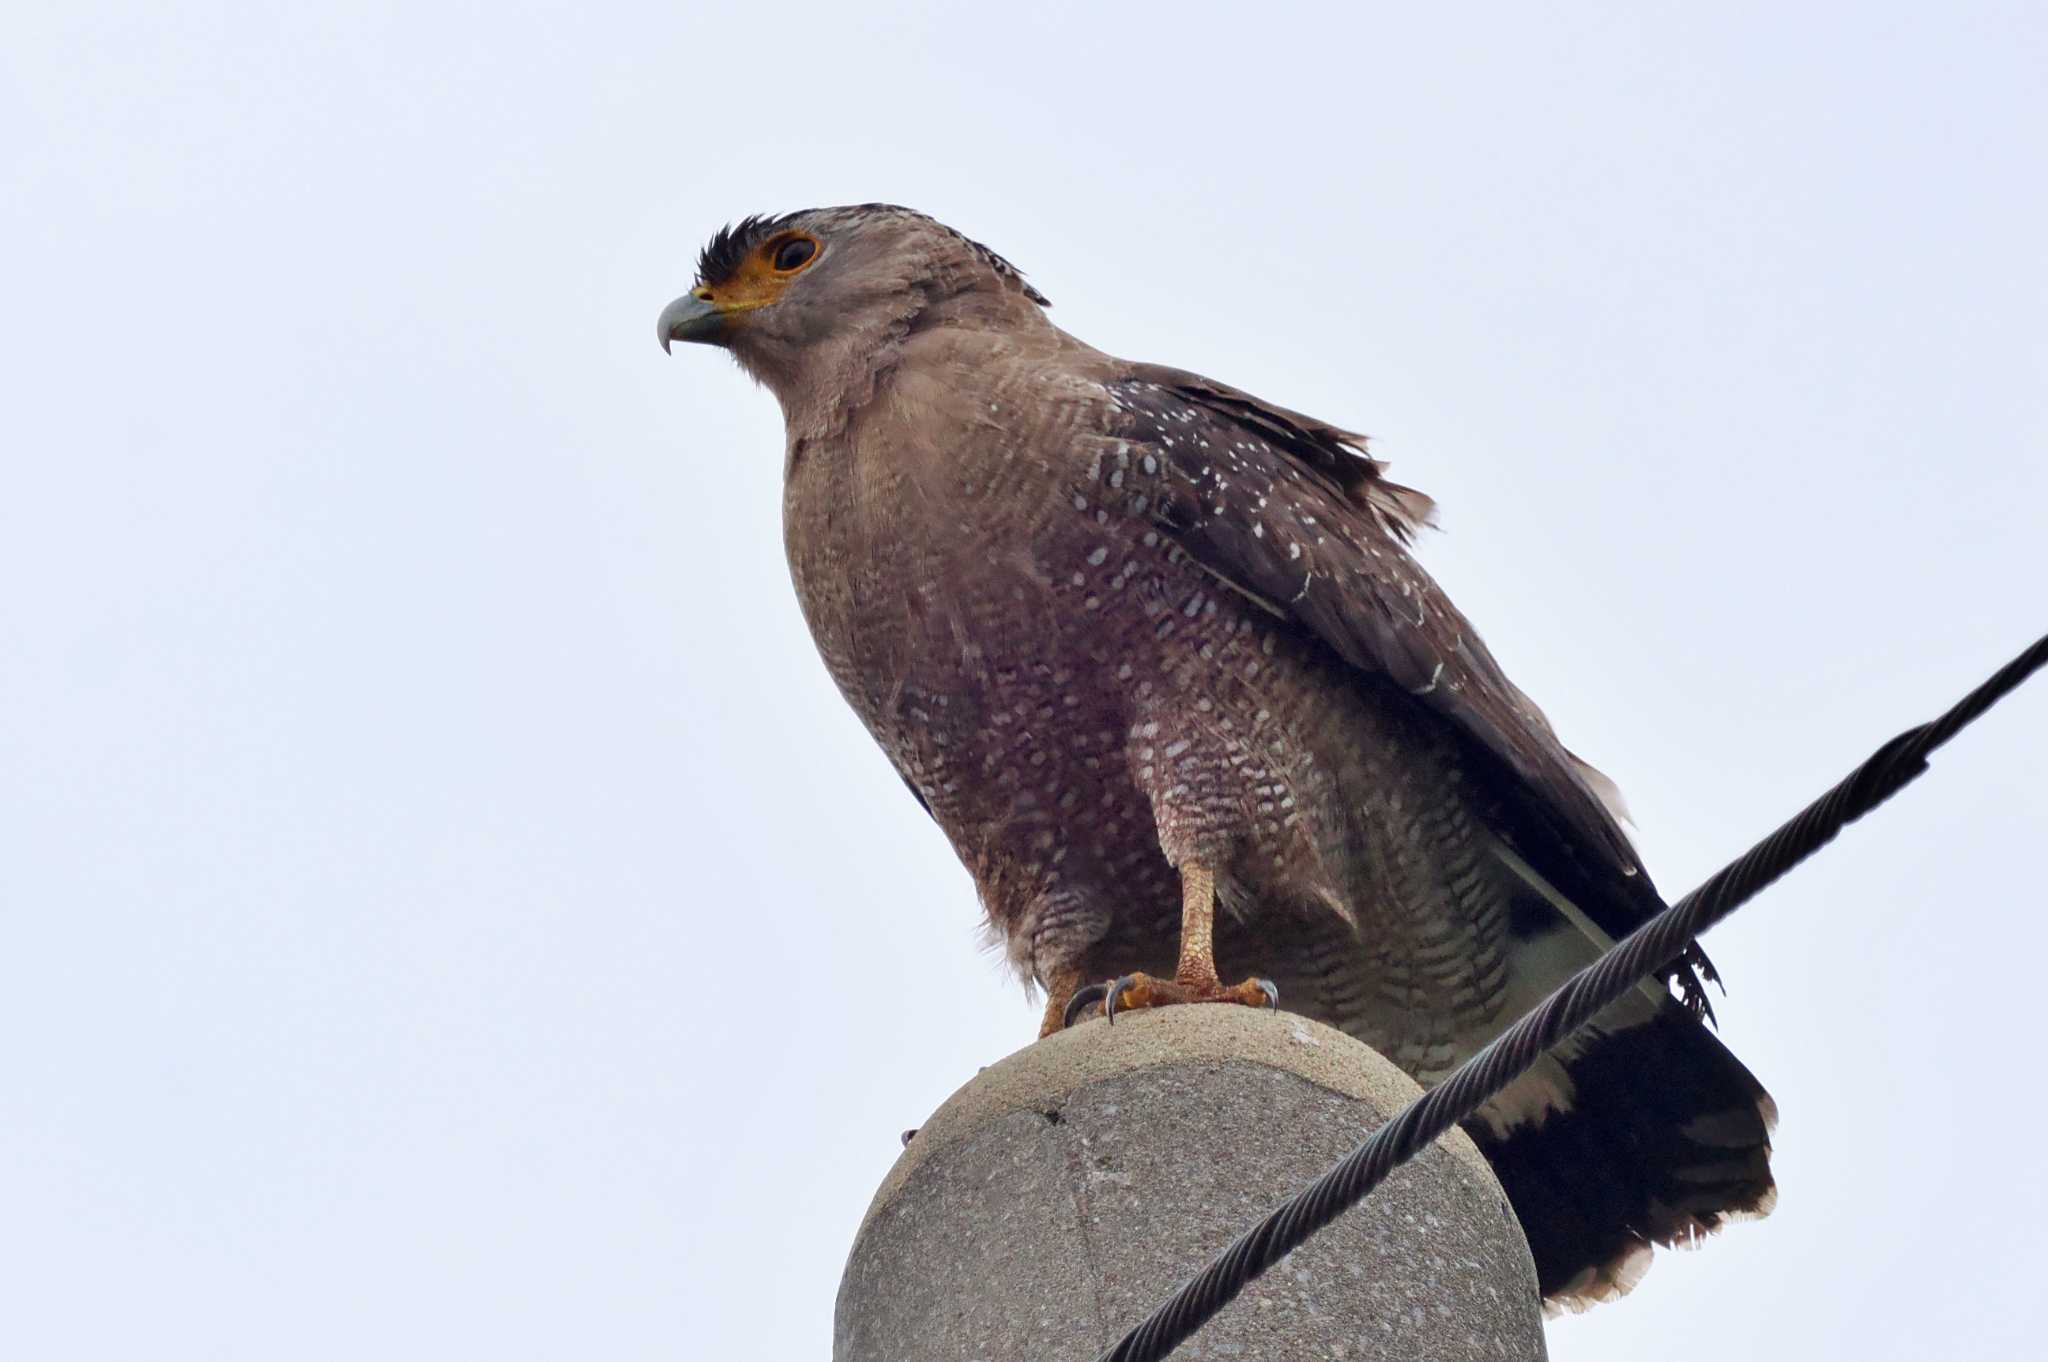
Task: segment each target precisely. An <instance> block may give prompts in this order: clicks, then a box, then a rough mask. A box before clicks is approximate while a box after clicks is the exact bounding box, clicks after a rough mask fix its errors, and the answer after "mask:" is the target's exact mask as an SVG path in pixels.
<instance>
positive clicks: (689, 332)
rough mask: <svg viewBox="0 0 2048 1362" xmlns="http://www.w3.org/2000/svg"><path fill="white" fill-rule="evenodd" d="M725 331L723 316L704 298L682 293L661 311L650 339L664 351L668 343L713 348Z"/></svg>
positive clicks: (720, 311) (716, 307) (716, 306)
mask: <svg viewBox="0 0 2048 1362" xmlns="http://www.w3.org/2000/svg"><path fill="white" fill-rule="evenodd" d="M724 331H725V313H724V311H723V310H722V309H720V308H719V306H718V305H717V304H716V303H713V302H712V301H711V300H710V299H708V298H700V297H698V296H697V295H696V294H694V293H686V294H684V295H683V296H682V297H680V298H678V299H676V300H675V301H674V302H672V303H670V304H669V305H668V306H667V307H665V308H663V309H662V310H661V320H660V321H657V322H656V323H655V324H654V338H655V339H656V340H658V341H660V342H661V348H662V349H663V350H667V349H668V347H669V344H670V342H672V341H696V342H698V343H700V344H705V345H716V344H717V343H718V340H719V337H720V336H721V335H722V334H723V333H724Z"/></svg>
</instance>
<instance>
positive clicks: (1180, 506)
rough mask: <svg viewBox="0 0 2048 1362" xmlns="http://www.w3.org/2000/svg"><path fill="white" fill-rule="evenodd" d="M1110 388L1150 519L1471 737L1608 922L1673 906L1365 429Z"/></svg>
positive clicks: (1533, 855)
mask: <svg viewBox="0 0 2048 1362" xmlns="http://www.w3.org/2000/svg"><path fill="white" fill-rule="evenodd" d="M1111 391H1112V393H1113V395H1114V397H1115V400H1116V403H1117V405H1118V407H1119V408H1120V409H1121V410H1122V411H1123V412H1124V414H1125V423H1126V426H1127V429H1126V430H1125V431H1123V432H1121V433H1122V434H1123V435H1124V436H1125V437H1126V438H1129V439H1131V440H1132V441H1133V442H1134V443H1137V444H1142V445H1143V446H1144V447H1145V448H1146V449H1148V450H1149V451H1150V452H1152V453H1153V454H1154V455H1155V456H1156V457H1158V458H1159V459H1160V461H1161V462H1162V464H1163V465H1164V473H1165V476H1164V477H1163V478H1162V479H1161V484H1162V486H1163V489H1164V490H1163V492H1162V493H1161V495H1160V496H1159V497H1158V498H1157V499H1156V500H1155V502H1154V504H1153V508H1152V510H1153V514H1154V515H1155V516H1156V518H1157V520H1158V521H1159V523H1160V525H1161V526H1162V527H1163V528H1164V529H1165V530H1166V531H1167V532H1168V533H1170V534H1171V535H1172V536H1173V537H1174V538H1175V540H1176V541H1177V542H1178V544H1179V545H1180V547H1181V548H1182V549H1183V550H1184V551H1185V552H1186V553H1188V554H1189V555H1190V557H1191V558H1193V560H1194V561H1195V562H1197V563H1199V564H1200V565H1201V566H1202V567H1203V568H1204V569H1206V570H1207V571H1208V572H1210V573H1211V574H1212V575H1214V576H1216V577H1217V578H1219V579H1220V580H1222V581H1223V582H1225V583H1227V584H1228V585H1230V586H1232V587H1234V588H1235V589H1237V590H1238V591H1240V592H1242V593H1243V594H1245V595H1247V596H1249V597H1251V598H1252V599H1253V600H1255V601H1257V602H1259V603H1260V604H1261V605H1263V606H1265V607H1266V608H1267V609H1269V610H1271V611H1273V612H1274V613H1276V614H1278V615H1280V616H1282V617H1283V618H1286V619H1289V620H1291V621H1293V622H1294V623H1295V624H1296V625H1297V626H1299V627H1300V628H1303V629H1306V630H1307V631H1309V632H1310V633H1312V634H1313V635H1314V636H1315V637H1317V638H1319V639H1320V640H1321V641H1322V642H1323V643H1324V644H1326V645H1327V646H1328V647H1329V648H1330V649H1331V650H1333V651H1334V652H1335V653H1336V654H1337V655H1338V656H1339V657H1341V658H1342V659H1343V660H1344V661H1345V662H1347V663H1349V664H1350V665H1351V666H1352V667H1353V668H1355V669H1357V670H1358V671H1359V672H1361V673H1364V674H1365V675H1366V676H1368V677H1373V678H1379V679H1381V680H1383V681H1384V682H1387V683H1391V684H1392V685H1393V686H1395V687H1398V688H1399V689H1400V690H1401V691H1404V692H1406V694H1407V695H1408V696H1409V697H1412V700H1413V703H1415V704H1417V705H1420V706H1422V707H1423V708H1425V709H1426V710H1428V711H1430V712H1432V713H1434V714H1436V715H1437V716H1439V717H1440V718H1441V719H1443V720H1444V721H1446V722H1447V723H1448V724H1449V725H1451V727H1452V728H1453V729H1454V730H1455V731H1456V732H1458V733H1459V734H1461V735H1462V736H1463V737H1464V738H1465V739H1466V740H1467V742H1468V744H1469V745H1470V746H1471V747H1472V748H1475V749H1477V750H1478V751H1479V752H1480V753H1482V754H1483V755H1484V758H1485V759H1486V761H1488V762H1490V763H1491V764H1492V765H1493V766H1494V767H1495V768H1496V769H1497V770H1498V771H1499V772H1500V773H1501V774H1503V775H1505V776H1506V777H1507V779H1506V780H1499V781H1495V782H1493V784H1494V788H1495V791H1496V795H1497V799H1498V802H1499V805H1500V816H1501V822H1502V826H1501V827H1500V829H1499V831H1500V832H1501V835H1502V836H1503V837H1505V838H1506V839H1507V840H1508V841H1509V842H1510V843H1511V844H1512V845H1514V847H1515V848H1516V850H1518V851H1519V852H1520V854H1521V855H1523V856H1525V857H1527V858H1528V860H1529V862H1530V863H1531V864H1533V865H1534V866H1536V867H1537V868H1538V869H1539V870H1540V871H1541V872H1542V873H1543V875H1545V876H1546V877H1548V878H1549V879H1550V880H1551V881H1552V882H1553V883H1555V884H1557V885H1558V887H1559V888H1560V889H1561V890H1562V891H1563V892H1565V893H1567V894H1570V895H1571V896H1572V897H1573V899H1574V901H1576V902H1578V903H1579V904H1580V906H1581V907H1582V908H1583V909H1584V910H1585V913H1586V915H1587V916H1588V917H1589V918H1590V919H1592V920H1593V921H1594V922H1596V923H1597V924H1598V925H1599V926H1600V927H1601V929H1602V930H1604V931H1605V932H1607V933H1609V934H1611V935H1613V936H1616V937H1619V936H1623V935H1626V934H1627V933H1628V932H1629V931H1630V930H1632V929H1633V928H1634V927H1636V926H1637V925H1638V924H1639V923H1641V922H1642V921H1643V920H1644V919H1645V918H1647V917H1648V916H1649V915H1651V914H1652V913H1654V912H1656V911H1658V910H1659V909H1660V908H1662V907H1663V900H1662V899H1661V898H1660V897H1659V895H1658V893H1657V890H1656V888H1655V886H1654V885H1652V884H1651V882H1650V877H1649V875H1648V874H1647V872H1646V871H1645V870H1644V868H1643V865H1642V862H1641V860H1640V859H1639V858H1638V857H1637V855H1636V852H1635V849H1634V847H1633V846H1631V845H1630V843H1629V840H1628V837H1627V835H1626V833H1625V832H1624V831H1623V830H1622V827H1621V824H1620V822H1619V820H1618V818H1617V814H1616V810H1617V809H1618V806H1619V801H1618V799H1617V798H1615V797H1614V795H1613V786H1612V784H1611V782H1608V781H1607V780H1606V778H1605V777H1604V776H1601V775H1600V774H1599V773H1598V772H1596V771H1594V770H1593V769H1592V768H1591V767H1589V766H1587V765H1586V764H1585V763H1584V762H1582V761H1580V760H1579V759H1578V758H1577V757H1575V756H1574V755H1572V753H1571V752H1570V751H1568V750H1567V749H1566V748H1565V746H1564V745H1563V743H1561V742H1559V741H1558V738H1557V735H1556V733H1555V732H1553V731H1552V729H1551V727H1550V723H1549V721H1548V720H1547V719H1545V718H1544V716H1543V713H1542V711H1541V710H1539V709H1538V708H1537V707H1536V705H1535V704H1534V703H1533V702H1532V701H1531V700H1530V699H1529V697H1528V696H1526V695H1524V694H1523V693H1522V692H1521V691H1520V690H1519V689H1518V688H1517V687H1516V686H1515V685H1514V684H1513V683H1512V682H1510V681H1509V680H1508V679H1507V676H1506V675H1505V674H1504V673H1503V672H1502V671H1501V669H1500V666H1499V664H1498V663H1496V662H1495V661H1494V659H1493V655H1492V654H1491V653H1490V652H1488V651H1487V648H1486V645H1485V644H1484V643H1483V642H1481V640H1480V638H1479V635H1478V633H1477V632H1476V631H1475V630H1474V629H1473V628H1472V626H1471V624H1470V622H1469V621H1467V620H1466V619H1465V617H1464V616H1463V615H1462V614H1460V613H1459V612H1458V610H1457V608H1456V607H1455V606H1454V605H1452V604H1451V602H1450V600H1449V599H1448V598H1447V597H1446V596H1445V595H1444V593H1443V591H1442V590H1441V589H1440V588H1439V587H1438V586H1437V584H1436V583H1435V582H1434V581H1433V580H1431V578H1430V576H1429V574H1428V573H1426V572H1425V571H1423V569H1422V568H1421V566H1420V565H1418V564H1417V563H1416V562H1415V560H1414V559H1413V558H1412V557H1410V556H1409V554H1408V551H1407V547H1406V545H1407V544H1408V542H1409V541H1410V539H1411V538H1412V537H1413V535H1414V533H1415V532H1416V530H1417V529H1418V528H1419V527H1421V526H1422V525H1424V524H1426V523H1428V521H1429V517H1430V512H1431V509H1432V508H1431V503H1430V501H1429V499H1428V498H1427V497H1425V496H1423V495H1422V494H1421V493H1419V492H1416V491H1414V490H1413V489H1411V488H1406V487H1402V486H1400V485H1398V484H1396V483H1393V482H1390V481H1388V480H1387V479H1386V477H1385V474H1384V465H1383V464H1381V463H1380V462H1379V461H1378V460H1376V459H1374V458H1372V457H1371V456H1370V455H1368V454H1367V453H1366V452H1365V447H1364V443H1365V442H1364V438H1363V437H1362V436H1359V435H1355V434H1352V433H1351V432H1349V431H1345V430H1341V429H1339V428H1337V427H1335V426H1331V425H1328V424H1326V423H1324V422H1321V421H1317V420H1314V419H1313V418H1310V417H1307V416H1303V415H1301V414H1300V413H1297V412H1291V411H1288V410H1286V409H1285V408H1282V407H1276V406H1273V405H1271V404H1269V403H1265V402H1261V401H1259V400H1258V399H1257V398H1255V397H1252V396H1251V395H1250V394H1248V393H1244V392H1241V391H1239V390H1238V389H1235V388H1230V387H1227V386H1225V385H1223V384H1220V383H1216V382H1213V381H1212V380H1209V379H1206V378H1202V377H1200V376H1198V375H1195V374H1189V373H1184V372H1181V371H1179V370H1174V369H1166V368H1160V367H1155V366H1131V367H1130V368H1129V369H1128V370H1127V371H1126V374H1125V376H1124V377H1123V379H1122V380H1121V381H1120V382H1117V383H1113V384H1112V385H1111ZM1703 961H1704V957H1700V958H1699V960H1697V961H1695V963H1703ZM1679 964H1680V962H1674V973H1678V972H1680V971H1679V969H1678V966H1679ZM1683 973H1684V974H1685V978H1684V979H1683V980H1682V981H1681V983H1682V985H1689V987H1688V988H1687V991H1688V993H1689V994H1690V993H1692V992H1693V991H1694V990H1696V988H1697V985H1696V984H1694V983H1693V982H1692V979H1691V974H1690V971H1683ZM1709 977H1711V975H1710V976H1709Z"/></svg>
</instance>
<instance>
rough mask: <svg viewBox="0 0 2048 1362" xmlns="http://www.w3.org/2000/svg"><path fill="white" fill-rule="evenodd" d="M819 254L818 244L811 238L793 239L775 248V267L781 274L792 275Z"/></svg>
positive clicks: (800, 237)
mask: <svg viewBox="0 0 2048 1362" xmlns="http://www.w3.org/2000/svg"><path fill="white" fill-rule="evenodd" d="M817 253H818V243H817V242H815V241H813V240H811V239H810V238H809V237H804V236H799V237H791V238H790V239H789V240H788V241H785V242H783V243H782V244H781V245H780V246H777V247H776V248H775V260H774V265H775V268H776V271H777V272H778V273H781V274H790V273H793V272H795V271H797V270H800V269H802V268H803V267H804V266H805V265H807V264H809V263H810V260H811V257H812V256H814V255H816V254H817Z"/></svg>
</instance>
